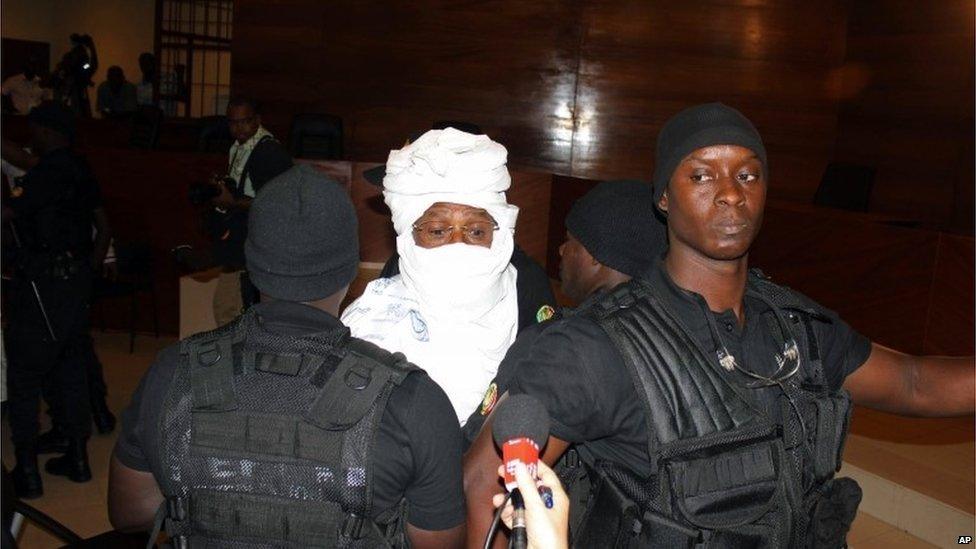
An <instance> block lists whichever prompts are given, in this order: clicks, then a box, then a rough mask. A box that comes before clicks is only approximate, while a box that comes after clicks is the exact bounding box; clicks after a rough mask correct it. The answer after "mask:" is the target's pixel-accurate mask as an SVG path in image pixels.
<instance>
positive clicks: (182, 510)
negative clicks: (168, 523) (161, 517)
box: [166, 496, 186, 521]
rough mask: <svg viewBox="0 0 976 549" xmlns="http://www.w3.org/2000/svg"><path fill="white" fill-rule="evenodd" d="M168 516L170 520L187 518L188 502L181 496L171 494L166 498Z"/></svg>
mask: <svg viewBox="0 0 976 549" xmlns="http://www.w3.org/2000/svg"><path fill="white" fill-rule="evenodd" d="M166 516H167V517H169V519H170V520H176V521H180V520H186V504H185V501H184V499H183V498H182V497H180V496H169V497H167V498H166Z"/></svg>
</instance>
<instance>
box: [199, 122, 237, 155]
mask: <svg viewBox="0 0 976 549" xmlns="http://www.w3.org/2000/svg"><path fill="white" fill-rule="evenodd" d="M233 143H234V136H232V135H231V134H230V126H229V125H228V124H227V117H226V116H205V117H203V118H201V119H200V133H199V136H198V139H197V152H221V153H226V152H227V151H228V149H230V146H231V144H233Z"/></svg>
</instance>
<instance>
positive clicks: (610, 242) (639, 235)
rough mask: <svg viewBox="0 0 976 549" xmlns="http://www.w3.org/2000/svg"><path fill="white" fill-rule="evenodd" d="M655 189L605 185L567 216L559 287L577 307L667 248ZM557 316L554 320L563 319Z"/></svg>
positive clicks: (531, 341)
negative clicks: (656, 210)
mask: <svg viewBox="0 0 976 549" xmlns="http://www.w3.org/2000/svg"><path fill="white" fill-rule="evenodd" d="M653 199H654V189H653V188H652V187H651V185H650V183H645V182H642V181H605V182H603V183H600V184H599V185H597V186H596V187H594V188H592V189H590V191H589V192H587V193H586V194H585V195H583V196H582V197H580V199H579V200H577V201H576V202H575V203H574V204H573V207H572V208H570V210H569V213H568V214H567V215H566V222H565V225H566V241H565V242H563V244H562V245H561V246H560V247H559V256H560V261H559V281H560V288H561V289H562V291H563V293H564V294H566V296H567V297H569V298H570V299H571V300H573V302H574V303H576V304H580V303H583V302H585V301H586V300H587V299H595V298H596V296H600V295H602V294H604V293H606V292H608V291H610V290H612V289H613V288H615V287H617V286H618V285H620V284H623V283H624V282H627V281H629V280H630V279H631V278H633V277H637V276H641V275H642V274H644V273H646V272H647V271H648V270H649V269H650V268H651V267H652V266H653V265H654V262H655V261H657V260H658V259H659V258H660V257H661V256H662V255H664V252H665V251H666V250H667V247H668V240H667V230H666V227H665V225H664V223H663V222H662V221H661V220H660V219H659V217H658V216H657V215H656V213H655V212H654V207H653V206H652V204H653V203H654V200H653ZM562 316H563V312H562V311H556V313H555V314H554V315H553V318H554V319H558V318H561V317H562ZM546 326H547V323H540V324H534V325H533V326H530V327H529V328H527V329H525V330H523V331H522V332H520V333H519V336H518V339H516V340H515V343H513V344H512V347H511V348H510V349H509V354H516V355H517V354H520V353H522V352H525V350H526V349H529V348H531V347H532V346H533V345H535V344H536V340H537V339H538V338H539V337H540V336H541V335H542V334H543V332H544V331H545V329H546ZM514 364H515V363H514V362H512V361H505V360H503V361H502V363H501V364H500V365H499V367H498V373H497V374H496V375H495V378H494V379H492V380H491V383H490V384H488V386H487V387H486V389H485V394H484V396H483V398H482V400H481V406H479V407H478V409H477V410H475V411H474V412H472V413H471V415H470V416H469V417H468V421H467V422H466V423H465V424H464V427H463V428H462V430H461V431H462V433H463V435H464V443H465V450H467V448H468V446H469V445H470V444H471V443H472V442H474V439H475V437H477V436H478V431H480V430H481V426H482V424H483V423H484V422H485V418H486V417H487V416H488V414H490V413H491V411H492V410H493V409H494V407H495V405H496V404H497V403H498V398H499V396H501V395H502V394H505V393H506V392H507V391H508V390H509V388H510V387H509V385H510V384H511V383H512V380H513V379H514V377H515V375H516V368H514V367H513V365H514Z"/></svg>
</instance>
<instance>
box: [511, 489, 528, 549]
mask: <svg viewBox="0 0 976 549" xmlns="http://www.w3.org/2000/svg"><path fill="white" fill-rule="evenodd" d="M512 509H513V510H514V511H515V512H514V513H513V514H512V547H513V549H526V547H528V545H529V533H528V531H526V529H525V500H524V499H522V492H520V491H519V489H518V488H516V489H514V490H512Z"/></svg>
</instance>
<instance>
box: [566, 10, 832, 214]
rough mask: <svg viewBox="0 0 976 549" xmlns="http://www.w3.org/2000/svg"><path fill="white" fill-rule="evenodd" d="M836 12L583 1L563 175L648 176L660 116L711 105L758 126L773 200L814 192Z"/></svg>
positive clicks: (825, 127)
mask: <svg viewBox="0 0 976 549" xmlns="http://www.w3.org/2000/svg"><path fill="white" fill-rule="evenodd" d="M844 17H845V15H844V11H843V9H841V2H839V1H830V2H816V3H801V2H786V3H781V2H780V3H773V2H731V3H730V2H718V1H707V0H702V1H698V2H684V3H681V2H652V3H648V2H642V1H633V2H616V1H614V2H603V3H597V4H587V8H586V9H585V10H583V27H584V34H583V40H582V43H581V51H580V59H581V60H580V82H579V92H578V94H577V100H576V104H577V115H578V116H577V118H578V123H577V132H576V135H575V136H574V149H573V166H572V173H573V175H578V176H581V177H597V178H601V179H612V178H644V179H648V178H650V175H651V173H652V170H653V160H654V146H655V136H656V134H657V132H658V130H659V129H660V127H661V126H662V125H663V123H664V121H665V120H666V119H667V118H668V117H669V116H670V115H672V114H674V113H675V112H677V111H678V110H680V109H682V108H685V107H687V106H690V105H693V104H697V103H703V102H709V101H716V100H719V101H723V102H725V103H728V104H730V105H732V106H735V107H736V108H739V109H740V110H742V111H743V112H744V113H745V114H746V115H747V116H749V117H750V118H751V119H752V120H753V121H754V122H755V123H756V125H757V126H758V127H759V128H760V130H761V131H762V133H763V137H764V138H765V142H766V146H767V148H768V149H769V156H770V157H771V158H772V159H773V161H772V163H773V173H774V178H775V179H774V181H775V185H774V187H773V188H772V190H771V192H772V194H773V195H774V196H796V195H803V194H804V190H806V191H807V194H809V195H812V191H811V190H809V186H810V184H811V182H815V181H817V180H818V179H819V176H820V172H821V171H822V170H823V166H824V165H825V164H826V162H827V160H828V158H829V156H830V152H831V148H832V145H833V139H834V131H835V125H836V108H837V105H836V100H835V99H834V97H833V96H832V94H831V90H830V88H829V87H828V86H827V85H826V82H828V81H829V78H828V77H829V75H830V73H831V71H833V70H834V69H836V68H837V67H838V66H840V64H841V62H842V60H843V49H844V48H843V45H844V39H845V32H844V29H845V26H844ZM798 128H803V131H797V129H798Z"/></svg>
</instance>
